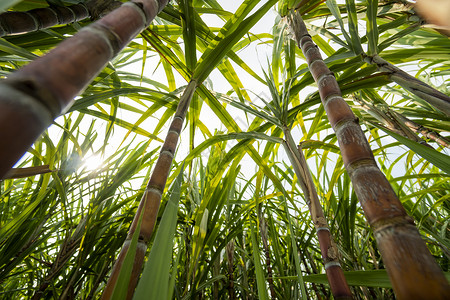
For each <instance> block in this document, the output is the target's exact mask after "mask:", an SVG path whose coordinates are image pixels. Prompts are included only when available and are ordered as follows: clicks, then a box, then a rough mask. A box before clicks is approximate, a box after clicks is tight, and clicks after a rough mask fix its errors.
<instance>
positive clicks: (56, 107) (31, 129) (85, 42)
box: [0, 0, 169, 179]
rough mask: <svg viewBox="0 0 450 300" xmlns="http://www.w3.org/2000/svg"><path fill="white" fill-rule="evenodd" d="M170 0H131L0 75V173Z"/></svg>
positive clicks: (8, 166) (1, 176)
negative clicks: (0, 145) (27, 62)
mask: <svg viewBox="0 0 450 300" xmlns="http://www.w3.org/2000/svg"><path fill="white" fill-rule="evenodd" d="M168 1H169V0H132V1H130V2H127V3H125V4H123V5H122V6H121V7H119V8H118V9H116V10H114V11H112V12H111V13H109V14H107V15H106V16H105V17H103V18H102V19H100V20H98V21H97V22H95V23H93V24H91V25H90V26H87V27H85V28H83V29H82V30H81V31H80V32H78V33H77V34H76V35H74V36H73V37H72V38H69V39H67V40H65V41H63V42H62V43H61V44H60V45H58V47H56V48H55V49H53V50H52V51H50V52H49V53H48V54H47V55H45V56H43V57H40V58H38V59H36V60H35V61H33V62H31V63H30V64H28V65H27V66H25V67H23V68H22V69H19V70H18V71H16V72H14V73H12V74H11V75H10V76H9V77H8V78H7V79H5V80H2V81H0V141H2V142H4V146H3V147H0V157H1V158H2V159H1V161H0V179H1V178H3V176H4V175H5V173H6V172H7V171H8V170H9V169H10V168H11V167H12V166H13V165H14V163H16V162H17V160H19V158H20V157H21V156H22V155H23V154H24V153H25V152H26V151H27V149H28V148H29V147H30V146H31V144H32V143H33V142H34V141H35V140H36V139H37V138H38V137H39V136H40V135H41V133H42V132H43V131H44V130H45V129H46V128H47V127H48V126H49V125H50V124H51V123H52V121H53V120H54V119H55V118H56V117H57V116H59V114H60V113H61V112H63V111H65V110H66V109H68V108H69V107H70V106H71V105H72V102H73V99H74V97H75V96H77V95H78V94H79V93H80V92H81V91H82V90H83V89H84V88H85V87H86V86H87V85H88V84H89V82H90V81H91V80H92V79H94V78H95V76H97V74H98V73H100V71H101V70H102V69H103V68H104V66H105V65H106V63H107V62H108V61H109V60H110V59H112V58H113V57H114V56H116V55H117V53H118V52H119V51H120V50H121V49H122V48H123V47H125V46H126V45H127V44H128V43H129V42H130V41H131V40H132V39H133V38H134V37H135V36H136V35H137V34H139V33H140V32H141V31H142V30H143V29H144V28H146V27H147V26H148V25H149V24H150V22H151V21H152V20H153V19H154V17H155V16H156V15H157V14H158V13H159V12H160V11H161V10H162V9H163V8H164V7H165V6H166V5H167V3H168Z"/></svg>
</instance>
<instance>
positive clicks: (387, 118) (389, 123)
mask: <svg viewBox="0 0 450 300" xmlns="http://www.w3.org/2000/svg"><path fill="white" fill-rule="evenodd" d="M354 99H355V100H356V101H357V102H358V103H359V105H361V107H362V108H363V109H364V110H365V111H367V113H369V114H370V115H371V116H373V117H374V118H375V119H377V120H378V121H379V122H381V123H382V124H384V125H385V126H386V127H387V128H388V129H389V130H391V131H393V132H395V133H398V134H400V135H401V136H403V137H405V138H407V139H410V140H412V141H414V142H417V143H419V144H422V145H425V146H427V147H430V148H433V147H432V146H431V145H429V144H428V143H427V142H426V141H424V140H422V139H421V138H420V137H418V136H417V134H415V133H414V132H413V131H412V130H411V129H410V128H409V127H408V126H406V125H405V124H404V123H403V122H401V121H399V120H398V117H397V114H396V113H394V112H393V111H391V110H390V109H389V108H382V109H379V108H377V107H375V106H373V105H370V104H368V103H366V102H365V101H363V100H362V99H360V98H359V97H357V96H355V97H354ZM433 149H434V148H433Z"/></svg>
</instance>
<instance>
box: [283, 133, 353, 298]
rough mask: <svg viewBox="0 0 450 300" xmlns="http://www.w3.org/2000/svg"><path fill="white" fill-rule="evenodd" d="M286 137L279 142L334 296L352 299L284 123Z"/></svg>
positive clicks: (310, 183) (304, 168) (300, 156)
mask: <svg viewBox="0 0 450 300" xmlns="http://www.w3.org/2000/svg"><path fill="white" fill-rule="evenodd" d="M283 133H284V137H285V139H286V141H285V143H283V146H284V148H285V150H286V153H287V154H288V157H289V160H290V161H291V164H292V167H293V168H294V171H295V174H296V175H297V178H298V181H299V183H300V187H301V189H302V191H303V195H304V197H305V200H306V204H307V205H308V208H309V212H310V214H311V219H312V221H313V223H314V228H315V229H316V233H317V238H318V240H319V245H320V252H321V254H322V259H323V263H324V267H325V272H326V274H327V278H328V282H329V284H330V289H331V293H332V294H333V297H334V299H353V297H352V293H351V291H350V288H349V286H348V283H347V280H346V279H345V276H344V272H343V270H342V267H341V264H340V263H339V250H338V248H337V247H336V244H335V243H334V241H333V238H332V236H331V232H330V229H329V227H328V223H327V220H326V218H325V215H324V213H323V209H322V206H321V205H320V201H319V196H318V195H317V191H316V188H315V186H314V182H313V179H312V176H311V171H310V170H309V168H308V164H307V163H306V159H305V156H304V155H303V151H302V150H301V148H297V147H296V146H295V142H294V139H293V138H292V135H291V131H290V129H289V128H288V127H287V126H284V127H283Z"/></svg>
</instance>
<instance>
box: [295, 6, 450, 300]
mask: <svg viewBox="0 0 450 300" xmlns="http://www.w3.org/2000/svg"><path fill="white" fill-rule="evenodd" d="M288 21H289V25H290V27H291V29H292V31H293V33H294V38H295V40H296V42H297V44H298V46H299V48H300V49H301V50H302V52H303V53H304V55H305V57H306V61H307V63H308V66H309V69H310V71H311V74H312V76H313V77H314V80H315V81H316V82H317V85H318V87H319V94H320V98H321V100H322V104H323V106H324V108H325V111H326V113H327V116H328V119H329V121H330V124H331V126H332V128H333V129H334V131H335V132H336V137H337V139H338V142H339V148H340V150H341V155H342V158H343V161H344V166H345V168H346V169H347V172H348V174H349V177H350V179H351V181H352V184H353V188H354V190H355V193H356V195H357V197H358V199H359V202H360V203H361V206H362V208H363V211H364V214H365V216H366V219H367V221H368V222H369V224H370V226H371V229H372V230H373V233H374V235H375V239H376V241H377V244H378V248H379V250H380V252H381V256H382V258H383V262H384V265H385V266H386V269H387V272H388V274H389V277H390V280H391V283H392V286H393V288H394V292H395V294H396V296H397V298H398V299H401V300H402V299H442V300H444V299H448V295H450V285H449V283H448V282H447V279H446V278H445V276H444V274H443V272H442V270H441V269H440V268H439V266H438V264H437V263H436V261H435V260H434V258H433V256H432V255H431V254H430V252H429V251H428V248H427V246H426V245H425V243H424V241H423V240H422V239H421V237H420V234H419V232H418V230H417V228H416V227H415V225H414V221H413V219H412V218H411V217H410V216H408V214H407V213H406V211H405V209H404V207H403V206H402V204H401V202H400V201H399V199H398V197H397V194H396V193H395V191H394V190H393V189H392V187H391V185H390V184H389V181H388V180H387V179H386V177H385V176H384V174H383V173H382V172H381V171H380V169H379V168H378V167H377V165H376V162H375V159H374V156H373V153H372V151H371V149H370V146H369V143H368V142H367V139H366V137H365V135H364V132H363V131H362V129H361V126H360V125H359V124H358V118H357V117H356V116H355V115H354V114H353V112H352V111H351V109H350V107H349V105H348V104H347V103H346V102H345V101H344V99H343V98H342V94H341V91H340V88H339V85H338V83H337V81H336V78H335V77H334V74H333V73H332V72H330V70H329V69H328V67H327V66H326V64H325V63H324V62H323V60H322V57H321V55H320V52H319V49H318V48H317V46H316V45H315V44H314V43H313V41H312V39H311V36H310V35H309V34H308V31H307V29H306V25H305V23H304V22H303V19H302V17H301V16H300V14H299V13H298V12H296V11H291V12H290V14H289V16H288Z"/></svg>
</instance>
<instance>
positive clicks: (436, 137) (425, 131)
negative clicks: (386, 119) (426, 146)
mask: <svg viewBox="0 0 450 300" xmlns="http://www.w3.org/2000/svg"><path fill="white" fill-rule="evenodd" d="M395 114H396V115H397V117H398V118H399V119H400V120H401V121H403V123H404V124H405V125H406V126H408V127H409V128H410V129H411V130H413V131H415V132H416V133H420V134H421V135H423V136H424V137H426V138H428V139H430V140H432V141H435V142H436V143H438V144H439V145H441V146H442V147H445V148H449V149H450V141H449V140H448V139H446V138H445V137H443V136H441V135H440V134H439V133H438V132H436V131H433V130H431V129H429V128H426V127H424V126H422V125H420V124H417V123H416V122H414V121H412V120H410V119H408V118H407V117H405V116H403V115H402V114H399V113H395Z"/></svg>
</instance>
